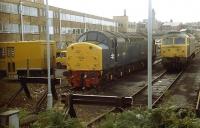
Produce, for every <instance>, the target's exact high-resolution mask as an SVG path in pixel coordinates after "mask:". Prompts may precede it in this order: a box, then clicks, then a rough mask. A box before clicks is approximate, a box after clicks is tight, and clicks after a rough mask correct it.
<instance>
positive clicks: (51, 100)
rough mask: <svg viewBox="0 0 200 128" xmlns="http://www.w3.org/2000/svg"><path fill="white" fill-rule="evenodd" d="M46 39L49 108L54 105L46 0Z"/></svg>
mask: <svg viewBox="0 0 200 128" xmlns="http://www.w3.org/2000/svg"><path fill="white" fill-rule="evenodd" d="M46 40H47V67H48V94H47V109H51V108H52V106H53V99H52V92H51V74H50V41H49V5H48V0H46Z"/></svg>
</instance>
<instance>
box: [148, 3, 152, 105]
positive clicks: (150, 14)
mask: <svg viewBox="0 0 200 128" xmlns="http://www.w3.org/2000/svg"><path fill="white" fill-rule="evenodd" d="M148 9H149V10H148V109H152V3H151V0H149V8H148Z"/></svg>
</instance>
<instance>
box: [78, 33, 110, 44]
mask: <svg viewBox="0 0 200 128" xmlns="http://www.w3.org/2000/svg"><path fill="white" fill-rule="evenodd" d="M87 41H95V42H97V43H103V44H106V43H107V41H108V40H107V38H106V36H105V35H103V34H102V33H100V32H95V31H91V32H87V33H84V34H83V35H81V36H80V37H79V39H78V42H87Z"/></svg>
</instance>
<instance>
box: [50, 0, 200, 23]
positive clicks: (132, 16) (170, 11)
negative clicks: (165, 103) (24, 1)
mask: <svg viewBox="0 0 200 128" xmlns="http://www.w3.org/2000/svg"><path fill="white" fill-rule="evenodd" d="M49 4H50V5H52V6H57V7H60V8H65V9H69V10H73V11H79V12H83V13H88V14H93V15H97V16H103V17H107V18H112V17H113V16H120V15H123V11H124V9H126V12H127V15H128V16H129V21H132V22H138V21H142V20H143V19H147V14H148V0H49ZM152 6H153V8H154V9H155V12H156V19H158V20H160V21H163V22H165V21H170V19H172V20H173V21H174V22H183V23H185V22H197V21H200V0H152Z"/></svg>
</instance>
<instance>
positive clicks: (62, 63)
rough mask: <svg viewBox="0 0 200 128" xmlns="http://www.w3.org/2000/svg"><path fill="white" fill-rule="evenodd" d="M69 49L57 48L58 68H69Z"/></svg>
mask: <svg viewBox="0 0 200 128" xmlns="http://www.w3.org/2000/svg"><path fill="white" fill-rule="evenodd" d="M66 56H67V50H57V52H56V67H57V68H64V69H66V68H67V62H66V59H67V57H66Z"/></svg>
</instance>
